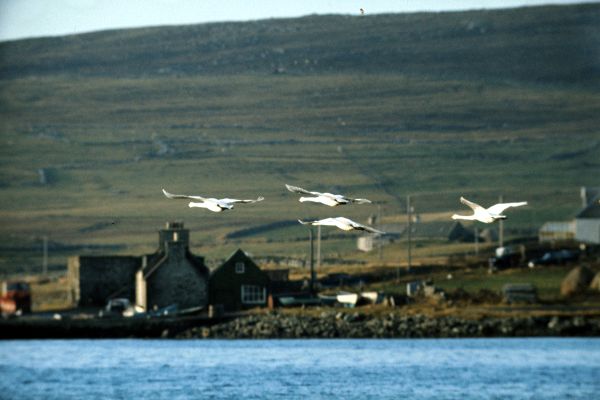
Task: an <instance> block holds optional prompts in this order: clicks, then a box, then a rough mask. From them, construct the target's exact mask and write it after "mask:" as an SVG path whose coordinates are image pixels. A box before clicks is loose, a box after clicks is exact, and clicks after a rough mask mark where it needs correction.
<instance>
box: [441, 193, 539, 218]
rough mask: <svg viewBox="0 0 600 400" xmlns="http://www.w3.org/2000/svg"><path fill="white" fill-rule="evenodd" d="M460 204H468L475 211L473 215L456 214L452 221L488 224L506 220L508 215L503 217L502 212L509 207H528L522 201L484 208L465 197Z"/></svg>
mask: <svg viewBox="0 0 600 400" xmlns="http://www.w3.org/2000/svg"><path fill="white" fill-rule="evenodd" d="M460 202H461V203H463V204H466V205H467V206H469V207H471V208H472V209H473V215H458V214H454V215H453V216H452V219H465V220H469V221H474V220H477V221H481V222H484V223H486V224H489V223H491V222H494V221H497V220H499V219H506V215H503V214H502V212H503V211H504V210H506V209H507V208H509V207H520V206H524V205H527V202H526V201H521V202H518V203H499V204H495V205H493V206H491V207H489V208H483V207H481V206H480V205H479V204H475V203H473V202H471V201H469V200H467V199H465V198H464V197H461V198H460Z"/></svg>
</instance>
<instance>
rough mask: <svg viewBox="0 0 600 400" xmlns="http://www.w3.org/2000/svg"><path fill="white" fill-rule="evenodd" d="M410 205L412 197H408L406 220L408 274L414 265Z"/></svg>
mask: <svg viewBox="0 0 600 400" xmlns="http://www.w3.org/2000/svg"><path fill="white" fill-rule="evenodd" d="M411 208H412V207H411V205H410V195H408V196H406V218H407V225H406V226H407V230H408V266H407V268H406V271H407V272H410V267H411V263H412V255H411V232H410V230H411V227H410V223H411V219H412V209H411Z"/></svg>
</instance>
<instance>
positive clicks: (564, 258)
mask: <svg viewBox="0 0 600 400" xmlns="http://www.w3.org/2000/svg"><path fill="white" fill-rule="evenodd" d="M578 258H579V254H578V253H577V252H575V251H571V250H556V251H549V252H547V253H544V255H543V256H541V257H540V258H534V259H533V260H530V261H529V262H528V263H527V266H529V268H534V267H536V266H538V265H556V264H566V263H569V262H573V261H577V259H578Z"/></svg>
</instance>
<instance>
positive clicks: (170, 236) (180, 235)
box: [158, 222, 190, 252]
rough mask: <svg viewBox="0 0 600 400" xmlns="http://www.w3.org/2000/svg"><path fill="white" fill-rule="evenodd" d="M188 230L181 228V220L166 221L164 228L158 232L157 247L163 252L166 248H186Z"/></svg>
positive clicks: (188, 236)
mask: <svg viewBox="0 0 600 400" xmlns="http://www.w3.org/2000/svg"><path fill="white" fill-rule="evenodd" d="M189 239H190V231H189V230H188V229H184V228H183V222H167V223H166V225H165V228H164V229H161V230H160V231H159V232H158V248H159V250H161V251H163V252H167V251H168V250H171V251H172V250H175V249H183V250H184V251H185V250H187V249H188V247H189V242H190V240H189Z"/></svg>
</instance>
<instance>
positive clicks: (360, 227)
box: [351, 221, 385, 235]
mask: <svg viewBox="0 0 600 400" xmlns="http://www.w3.org/2000/svg"><path fill="white" fill-rule="evenodd" d="M351 222H352V226H353V227H354V229H356V230H359V231H367V232H371V233H379V234H380V235H384V234H385V232H382V231H380V230H378V229H375V228H373V227H370V226H367V225H363V224H359V223H358V222H355V221H351Z"/></svg>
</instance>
